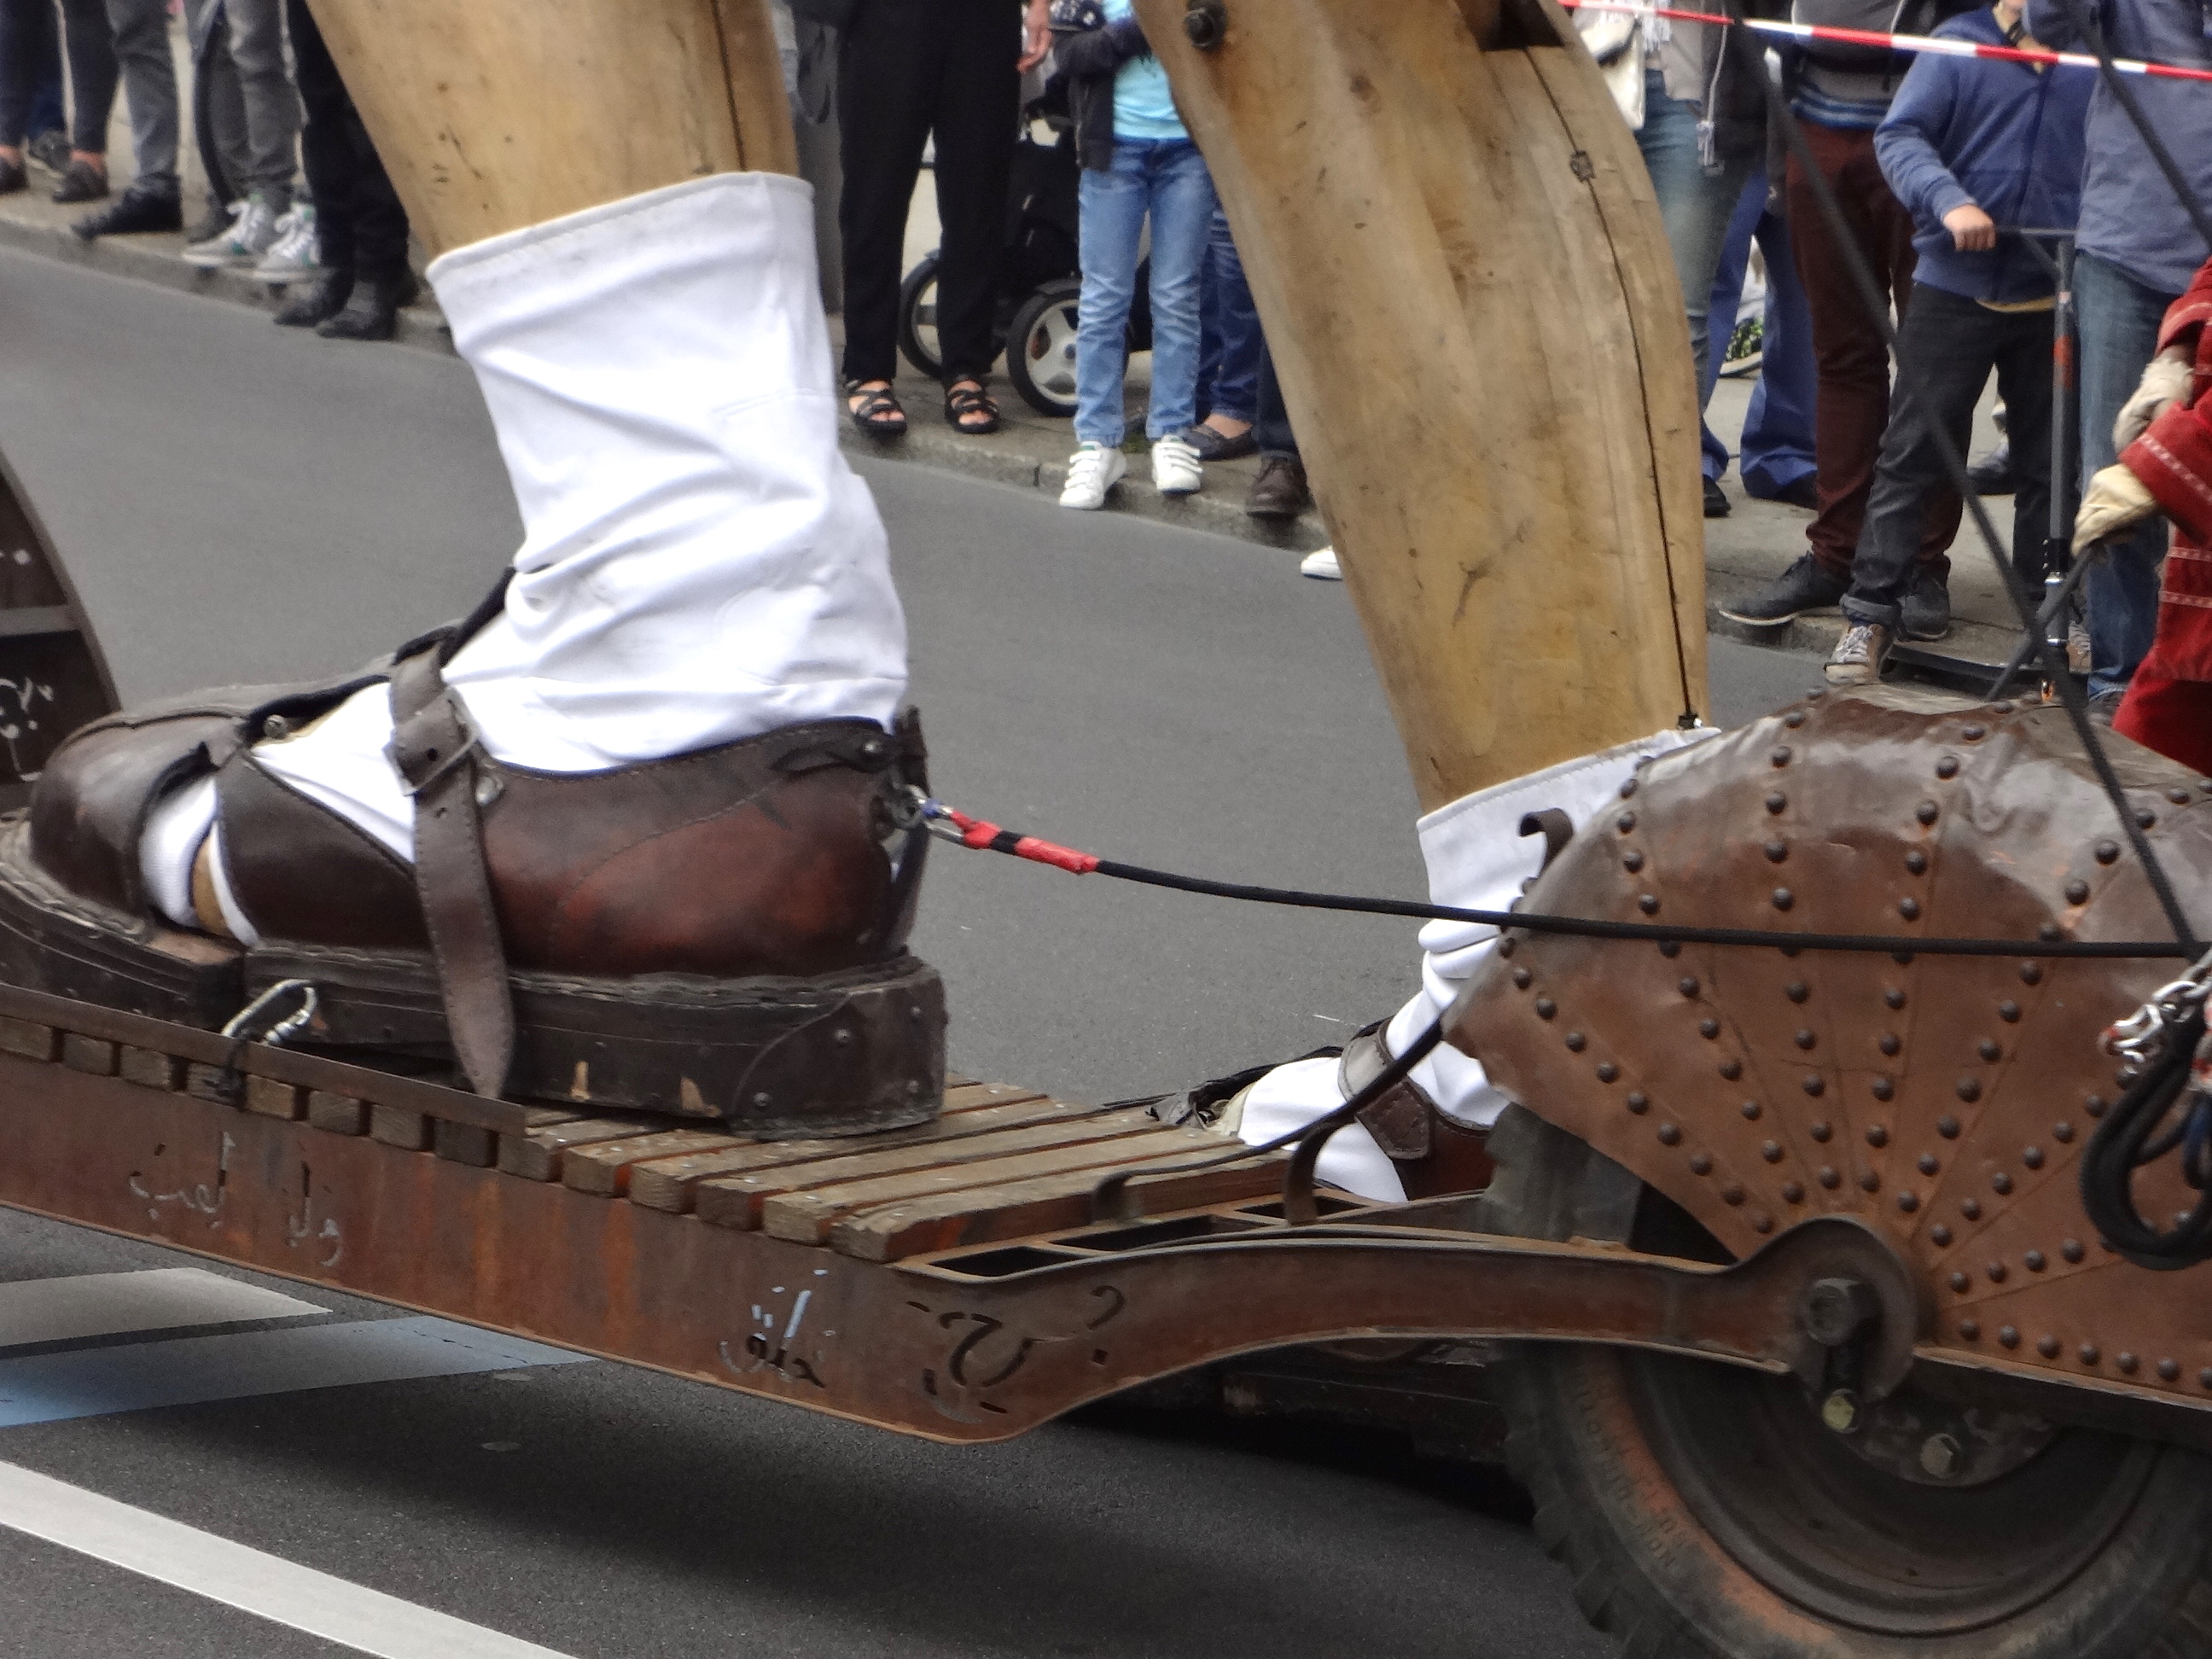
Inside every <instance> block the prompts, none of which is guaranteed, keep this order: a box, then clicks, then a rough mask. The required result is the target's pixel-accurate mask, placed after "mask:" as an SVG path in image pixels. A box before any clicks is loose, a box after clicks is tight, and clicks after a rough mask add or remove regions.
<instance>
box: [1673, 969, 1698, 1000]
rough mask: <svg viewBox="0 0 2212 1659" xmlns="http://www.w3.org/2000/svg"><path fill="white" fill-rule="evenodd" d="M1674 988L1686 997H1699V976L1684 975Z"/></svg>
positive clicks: (1675, 983)
mask: <svg viewBox="0 0 2212 1659" xmlns="http://www.w3.org/2000/svg"><path fill="white" fill-rule="evenodd" d="M1674 988H1675V989H1676V990H1678V991H1680V993H1681V994H1683V995H1684V996H1686V997H1693V996H1695V995H1697V994H1698V976H1697V975H1695V974H1685V975H1682V977H1681V978H1680V979H1678V980H1676V981H1674Z"/></svg>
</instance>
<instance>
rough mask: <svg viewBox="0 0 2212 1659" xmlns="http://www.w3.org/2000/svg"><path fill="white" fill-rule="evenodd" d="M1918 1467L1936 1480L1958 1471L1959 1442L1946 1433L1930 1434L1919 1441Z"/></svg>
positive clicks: (1948, 1476)
mask: <svg viewBox="0 0 2212 1659" xmlns="http://www.w3.org/2000/svg"><path fill="white" fill-rule="evenodd" d="M1920 1467H1921V1468H1923V1469H1925V1470H1926V1471H1927V1472H1928V1473H1929V1474H1930V1475H1932V1476H1934V1477H1935V1478H1936V1480H1949V1479H1950V1478H1951V1477H1952V1476H1953V1475H1954V1474H1957V1473H1958V1472H1959V1443H1958V1442H1957V1441H1956V1440H1954V1439H1953V1438H1952V1437H1950V1436H1949V1435H1948V1434H1931V1435H1929V1437H1927V1438H1926V1439H1925V1440H1923V1441H1922V1442H1921V1443H1920Z"/></svg>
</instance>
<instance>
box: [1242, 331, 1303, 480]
mask: <svg viewBox="0 0 2212 1659" xmlns="http://www.w3.org/2000/svg"><path fill="white" fill-rule="evenodd" d="M1252 441H1253V442H1254V443H1256V444H1257V445H1259V446H1260V453H1261V455H1263V456H1276V455H1279V456H1283V457H1285V459H1290V460H1293V461H1298V460H1299V456H1298V439H1297V434H1296V433H1294V432H1292V431H1291V411H1290V409H1289V407H1288V406H1287V405H1286V404H1285V403H1284V402H1283V383H1282V382H1281V381H1280V380H1277V379H1276V378H1275V354H1274V353H1273V352H1272V351H1270V350H1268V349H1267V342H1266V341H1265V340H1262V341H1261V343H1260V414H1259V418H1257V419H1256V420H1255V421H1254V422H1252ZM1300 465H1304V462H1303V461H1300Z"/></svg>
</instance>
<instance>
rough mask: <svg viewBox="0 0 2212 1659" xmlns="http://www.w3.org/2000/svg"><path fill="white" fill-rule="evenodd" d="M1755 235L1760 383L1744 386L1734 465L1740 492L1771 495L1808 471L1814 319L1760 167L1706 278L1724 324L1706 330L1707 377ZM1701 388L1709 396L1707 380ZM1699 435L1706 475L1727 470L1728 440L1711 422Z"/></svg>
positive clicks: (1717, 361)
mask: <svg viewBox="0 0 2212 1659" xmlns="http://www.w3.org/2000/svg"><path fill="white" fill-rule="evenodd" d="M1754 237H1756V238H1757V239H1758V241H1759V248H1760V250H1761V251H1762V252H1765V255H1766V315H1765V318H1764V319H1762V321H1761V323H1760V355H1759V384H1758V385H1757V386H1753V388H1752V389H1751V408H1750V409H1749V410H1748V411H1747V412H1746V414H1745V416H1744V421H1743V439H1742V442H1741V446H1740V448H1739V453H1738V459H1737V467H1738V476H1739V477H1741V478H1742V480H1743V488H1744V493H1745V494H1746V495H1753V496H1756V497H1758V498H1759V500H1761V501H1774V500H1777V499H1778V498H1779V497H1780V495H1781V494H1782V492H1783V491H1784V490H1785V489H1789V488H1790V485H1792V484H1794V483H1796V482H1797V481H1798V480H1799V479H1801V478H1809V477H1812V476H1813V471H1814V459H1813V398H1814V393H1815V392H1816V390H1817V389H1818V385H1819V380H1820V373H1819V369H1818V368H1817V367H1816V366H1815V365H1814V362H1813V319H1812V315H1811V313H1808V311H1807V310H1806V309H1805V289H1804V287H1803V285H1802V284H1801V283H1799V282H1798V280H1797V262H1796V259H1795V258H1793V257H1792V256H1791V254H1790V222H1789V221H1788V220H1787V219H1785V218H1784V217H1783V216H1782V215H1781V214H1779V213H1770V212H1769V211H1767V208H1766V173H1765V169H1764V168H1761V169H1760V170H1759V171H1758V172H1756V173H1753V174H1752V175H1751V179H1750V180H1749V182H1747V184H1746V185H1744V187H1743V198H1742V199H1741V201H1740V202H1738V203H1737V204H1736V210H1735V218H1734V219H1732V220H1730V221H1729V234H1728V244H1727V246H1726V248H1725V249H1724V250H1723V252H1722V255H1721V264H1720V270H1719V271H1718V273H1717V275H1715V276H1714V277H1713V295H1712V300H1711V314H1712V315H1713V316H1715V317H1717V318H1719V319H1721V321H1722V323H1723V327H1721V328H1717V329H1714V330H1712V331H1711V335H1712V343H1711V349H1710V350H1709V352H1708V354H1707V357H1706V363H1707V368H1708V371H1709V373H1710V374H1711V376H1712V377H1714V378H1717V377H1718V375H1719V374H1720V372H1721V363H1722V361H1723V358H1724V357H1725V356H1726V354H1727V352H1728V343H1729V330H1730V329H1732V328H1733V326H1734V323H1735V314H1736V310H1737V307H1738V302H1739V301H1741V297H1742V295H1743V276H1744V270H1745V268H1746V267H1747V265H1748V264H1749V263H1750V259H1751V244H1752V240H1753V238H1754ZM1706 390H1707V394H1708V396H1710V395H1711V380H1707V382H1706ZM1704 439H1705V476H1706V477H1709V478H1718V477H1720V476H1721V474H1722V473H1723V472H1725V471H1728V464H1729V451H1728V446H1727V445H1726V444H1724V443H1723V442H1722V441H1720V440H1719V439H1718V438H1717V437H1715V436H1714V435H1713V433H1712V428H1710V427H1707V428H1705V433H1704Z"/></svg>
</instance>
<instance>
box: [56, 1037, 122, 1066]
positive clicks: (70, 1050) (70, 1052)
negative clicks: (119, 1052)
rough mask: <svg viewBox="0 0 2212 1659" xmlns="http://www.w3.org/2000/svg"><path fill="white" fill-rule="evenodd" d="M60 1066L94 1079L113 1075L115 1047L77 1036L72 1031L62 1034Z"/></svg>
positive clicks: (98, 1040) (110, 1043)
mask: <svg viewBox="0 0 2212 1659" xmlns="http://www.w3.org/2000/svg"><path fill="white" fill-rule="evenodd" d="M62 1064H63V1065H64V1066H68V1067H69V1068H70V1070H71V1071H72V1072H88V1073H91V1074H92V1075H93V1076H94V1077H113V1076H114V1075H115V1045H114V1044H113V1043H112V1042H102V1041H101V1040H100V1038H98V1037H88V1036H78V1035H77V1034H76V1032H74V1031H64V1032H63V1033H62Z"/></svg>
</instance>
